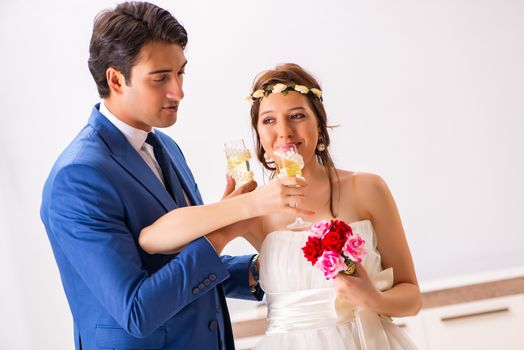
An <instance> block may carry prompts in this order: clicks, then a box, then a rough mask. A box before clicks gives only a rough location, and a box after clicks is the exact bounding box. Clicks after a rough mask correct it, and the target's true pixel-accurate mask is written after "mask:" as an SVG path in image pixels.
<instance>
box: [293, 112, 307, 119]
mask: <svg viewBox="0 0 524 350" xmlns="http://www.w3.org/2000/svg"><path fill="white" fill-rule="evenodd" d="M304 117H305V115H303V114H302V113H297V114H293V115H292V116H291V119H302V118H304Z"/></svg>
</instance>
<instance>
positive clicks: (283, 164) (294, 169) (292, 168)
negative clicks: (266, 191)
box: [274, 143, 312, 230]
mask: <svg viewBox="0 0 524 350" xmlns="http://www.w3.org/2000/svg"><path fill="white" fill-rule="evenodd" d="M274 155H275V158H276V163H277V166H278V173H279V174H280V175H284V176H300V177H301V176H302V168H303V167H304V159H303V158H302V156H301V155H300V154H299V153H298V151H297V146H296V145H295V144H293V143H287V144H283V145H279V146H277V147H276V149H275V152H274ZM311 225H312V223H311V222H309V221H306V220H304V219H302V218H301V217H300V216H297V217H296V218H295V221H294V222H293V223H291V224H289V225H287V226H286V227H287V228H288V229H290V230H301V229H306V228H309V227H310V226H311Z"/></svg>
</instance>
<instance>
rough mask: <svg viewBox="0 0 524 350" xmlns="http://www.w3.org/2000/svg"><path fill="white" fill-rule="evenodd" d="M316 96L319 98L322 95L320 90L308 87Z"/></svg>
mask: <svg viewBox="0 0 524 350" xmlns="http://www.w3.org/2000/svg"><path fill="white" fill-rule="evenodd" d="M309 90H310V91H311V92H312V93H313V94H314V95H315V96H316V97H318V98H321V97H322V91H320V90H319V89H317V88H311V89H309Z"/></svg>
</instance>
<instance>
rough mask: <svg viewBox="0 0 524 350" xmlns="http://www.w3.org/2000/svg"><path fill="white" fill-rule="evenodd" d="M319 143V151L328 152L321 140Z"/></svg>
mask: <svg viewBox="0 0 524 350" xmlns="http://www.w3.org/2000/svg"><path fill="white" fill-rule="evenodd" d="M319 141H320V142H319V143H318V145H317V151H319V152H324V151H325V150H326V145H324V144H323V143H322V141H321V140H319Z"/></svg>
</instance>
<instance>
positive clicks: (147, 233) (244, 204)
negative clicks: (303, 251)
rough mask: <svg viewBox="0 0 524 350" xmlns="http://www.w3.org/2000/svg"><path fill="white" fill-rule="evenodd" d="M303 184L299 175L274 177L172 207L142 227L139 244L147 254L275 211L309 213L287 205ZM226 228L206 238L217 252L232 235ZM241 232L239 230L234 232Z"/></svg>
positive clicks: (169, 249) (300, 194) (296, 197)
mask: <svg viewBox="0 0 524 350" xmlns="http://www.w3.org/2000/svg"><path fill="white" fill-rule="evenodd" d="M305 186H307V183H306V182H305V180H304V179H302V178H298V177H278V178H275V179H273V180H271V181H270V182H268V183H267V184H266V185H264V186H261V187H259V188H257V189H255V190H254V191H252V192H249V193H244V194H241V195H238V196H236V197H232V198H226V199H224V200H222V201H220V202H217V203H213V204H208V205H200V206H190V207H184V208H179V209H175V210H173V211H171V212H169V213H167V214H165V215H163V216H162V217H160V218H159V219H158V220H157V221H155V222H154V223H153V224H151V225H150V226H147V227H145V228H144V229H142V231H141V232H140V236H139V244H140V246H141V247H142V249H144V250H145V251H146V252H148V253H150V254H155V253H160V254H165V253H170V252H173V251H176V250H177V249H180V248H181V247H183V246H184V245H186V244H187V243H189V242H191V241H193V240H195V239H197V238H199V237H202V236H204V235H207V234H208V233H211V232H214V231H217V230H219V229H221V228H223V227H226V226H228V225H230V224H232V223H235V222H239V221H243V220H246V219H249V218H253V217H257V216H262V215H266V214H269V213H275V212H286V213H290V214H292V215H296V214H299V215H300V214H302V215H310V214H311V213H310V212H309V211H307V210H304V209H300V208H294V207H291V206H290V204H291V203H298V204H299V205H300V203H301V202H302V198H303V197H304V187H305ZM230 229H231V228H230ZM230 229H229V230H228V231H224V235H223V237H222V238H223V239H215V240H214V239H210V242H211V244H213V245H214V247H215V250H216V251H217V253H220V252H221V251H222V249H223V247H224V246H225V244H226V243H227V242H229V240H231V239H232V238H234V235H233V236H230V235H229V234H228V233H231V230H230ZM217 234H219V232H215V235H214V236H215V237H217ZM241 234H243V232H239V234H238V235H241ZM215 244H216V246H215Z"/></svg>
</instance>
